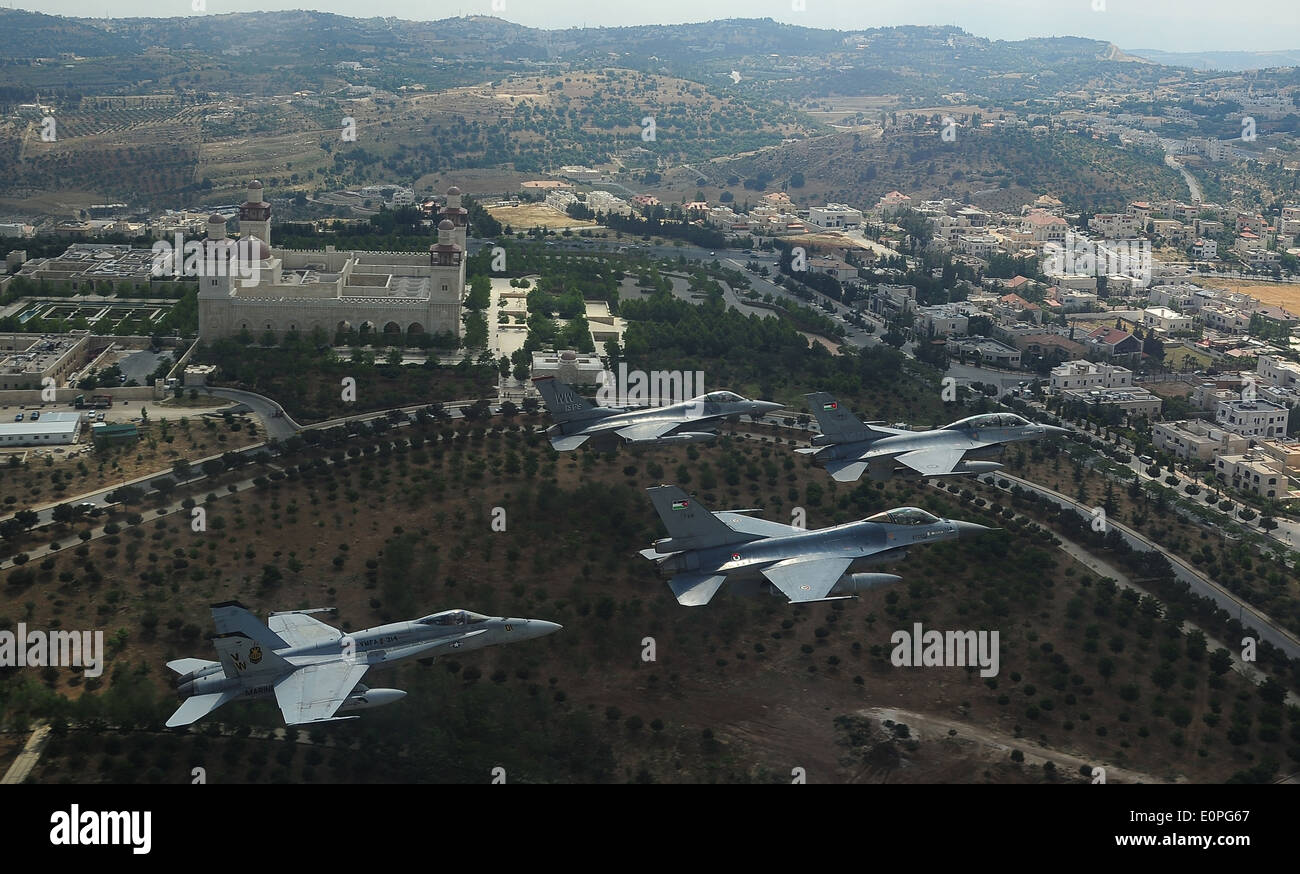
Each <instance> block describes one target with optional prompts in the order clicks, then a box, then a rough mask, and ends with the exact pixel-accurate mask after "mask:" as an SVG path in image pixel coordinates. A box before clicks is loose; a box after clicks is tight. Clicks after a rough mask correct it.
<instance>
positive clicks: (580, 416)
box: [533, 376, 606, 425]
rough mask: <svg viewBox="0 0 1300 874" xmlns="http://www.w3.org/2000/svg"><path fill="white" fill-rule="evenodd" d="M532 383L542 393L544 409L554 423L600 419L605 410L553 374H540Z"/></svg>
mask: <svg viewBox="0 0 1300 874" xmlns="http://www.w3.org/2000/svg"><path fill="white" fill-rule="evenodd" d="M533 385H535V386H537V390H538V391H539V392H541V393H542V400H543V401H544V402H545V403H546V409H547V411H548V412H549V413H550V414H551V418H552V419H554V420H555V422H556V424H560V425H562V424H564V423H565V422H576V421H582V420H584V419H600V418H603V417H604V416H605V415H606V411H604V410H602V409H601V408H600V407H597V406H595V405H593V404H592V403H591V402H590V401H588V400H587V399H586V398H584V397H583V396H582V395H580V394H578V393H577V392H576V391H574V390H573V386H571V385H569V384H568V383H566V382H560V381H559V380H558V379H556V378H555V377H553V376H542V377H538V378H537V379H534V380H533Z"/></svg>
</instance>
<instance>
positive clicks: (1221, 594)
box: [997, 471, 1300, 659]
mask: <svg viewBox="0 0 1300 874" xmlns="http://www.w3.org/2000/svg"><path fill="white" fill-rule="evenodd" d="M997 478H998V479H1006V480H1007V481H1008V482H1009V483H1010V484H1012V485H1019V486H1020V487H1021V488H1023V489H1027V490H1029V491H1032V492H1036V493H1038V494H1039V495H1041V496H1043V497H1045V498H1048V499H1049V500H1051V501H1053V502H1055V503H1057V504H1059V505H1060V506H1062V507H1066V508H1069V509H1072V510H1074V511H1076V512H1077V513H1079V515H1081V516H1083V517H1085V518H1089V519H1090V518H1092V508H1090V507H1085V506H1084V505H1083V504H1080V503H1079V502H1078V501H1076V500H1074V499H1073V498H1071V497H1068V496H1066V495H1063V494H1061V493H1060V492H1057V491H1054V490H1052V489H1049V488H1048V487H1047V486H1041V485H1038V484H1037V483H1031V482H1029V481H1028V480H1024V479H1020V478H1019V477H1017V476H1013V475H1011V474H1008V473H1006V472H1005V471H998V473H997ZM997 487H998V488H1001V486H997ZM1006 491H1010V486H1008V488H1007V489H1006ZM1107 524H1108V525H1110V526H1111V527H1112V528H1114V529H1115V530H1116V531H1118V532H1119V534H1120V536H1121V537H1123V538H1124V539H1125V540H1126V541H1127V542H1128V544H1129V545H1130V546H1132V547H1133V548H1134V549H1138V550H1141V551H1144V552H1152V551H1156V552H1159V553H1161V554H1162V555H1164V556H1165V558H1167V559H1168V560H1169V564H1170V565H1171V566H1172V568H1173V572H1174V576H1175V577H1177V578H1178V579H1179V580H1180V581H1182V582H1185V583H1187V585H1188V586H1189V587H1190V588H1191V590H1192V592H1193V593H1195V594H1197V595H1200V596H1202V597H1205V598H1209V599H1210V600H1212V601H1213V602H1214V603H1215V604H1217V605H1218V606H1220V607H1222V608H1223V609H1224V610H1227V611H1228V612H1229V613H1231V614H1234V615H1235V616H1236V617H1237V619H1238V621H1239V622H1241V624H1242V625H1243V626H1245V627H1246V628H1248V629H1252V630H1254V631H1255V633H1256V634H1257V635H1258V636H1259V638H1260V639H1261V640H1267V641H1268V642H1269V643H1271V644H1273V645H1274V646H1276V647H1277V648H1278V649H1280V650H1282V651H1283V652H1284V653H1286V655H1287V657H1288V658H1293V659H1295V658H1300V639H1297V638H1296V637H1295V636H1294V635H1293V634H1291V632H1289V631H1287V630H1286V629H1285V628H1283V627H1282V626H1281V625H1280V624H1278V623H1277V622H1275V621H1274V620H1273V619H1272V618H1271V617H1269V616H1267V615H1266V614H1264V613H1263V612H1261V611H1259V610H1257V609H1255V608H1254V607H1252V606H1250V605H1249V604H1247V603H1246V602H1244V601H1242V600H1241V599H1240V598H1238V597H1237V596H1236V595H1234V594H1233V593H1231V592H1229V591H1228V590H1227V589H1224V588H1222V587H1221V586H1219V584H1218V583H1216V582H1214V581H1213V580H1211V579H1210V578H1209V577H1207V576H1205V575H1204V574H1202V573H1201V572H1200V571H1198V570H1196V569H1195V568H1194V567H1192V566H1191V565H1190V564H1188V563H1187V562H1185V561H1183V560H1182V559H1181V558H1179V557H1178V556H1177V555H1175V554H1173V553H1172V552H1169V551H1168V550H1166V549H1162V548H1161V547H1160V546H1159V545H1158V544H1156V543H1154V542H1153V541H1151V540H1149V539H1147V537H1145V536H1144V535H1142V534H1139V533H1138V532H1137V531H1134V530H1133V529H1131V528H1129V527H1127V526H1125V525H1121V524H1120V523H1119V522H1115V521H1112V520H1107Z"/></svg>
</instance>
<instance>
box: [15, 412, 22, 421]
mask: <svg viewBox="0 0 1300 874" xmlns="http://www.w3.org/2000/svg"><path fill="white" fill-rule="evenodd" d="M22 420H23V414H22V413H19V414H18V415H16V416H14V421H15V422H21V421H22Z"/></svg>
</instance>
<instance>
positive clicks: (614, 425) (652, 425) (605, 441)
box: [533, 376, 781, 452]
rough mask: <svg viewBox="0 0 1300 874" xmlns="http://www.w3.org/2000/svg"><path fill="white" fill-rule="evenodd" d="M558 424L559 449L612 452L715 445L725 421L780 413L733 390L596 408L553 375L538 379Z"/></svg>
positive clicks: (554, 437)
mask: <svg viewBox="0 0 1300 874" xmlns="http://www.w3.org/2000/svg"><path fill="white" fill-rule="evenodd" d="M533 382H534V383H535V384H536V385H537V390H538V391H540V392H541V393H542V399H543V400H545V401H546V409H547V410H548V411H550V414H551V418H552V419H553V420H554V421H555V424H554V425H552V426H551V427H550V428H548V429H547V431H546V433H547V435H548V436H549V437H550V438H551V445H552V446H553V447H555V448H556V449H558V450H561V451H563V450H566V449H577V448H578V447H579V446H581V445H582V444H583V443H585V442H586V441H587V440H589V439H590V440H591V441H592V446H593V448H596V449H597V450H599V451H602V452H603V451H608V450H609V449H612V448H613V447H614V446H615V445H617V444H618V443H619V442H622V443H623V444H624V445H626V446H666V445H669V444H672V443H694V442H697V441H700V440H712V439H714V438H715V437H717V436H718V434H717V431H716V430H715V429H716V428H717V427H718V425H719V424H720V423H721V422H722V420H723V419H726V418H729V417H740V416H750V415H754V416H762V415H765V414H767V413H770V412H772V411H773V410H779V409H781V404H777V403H773V402H772V401H751V400H748V399H746V398H742V397H741V396H740V395H738V394H736V393H734V392H729V391H712V392H709V393H707V394H703V395H700V396H699V397H696V398H692V399H690V400H688V401H682V402H681V403H676V404H671V405H669V406H666V407H597V406H595V405H593V404H592V403H591V402H590V401H588V400H587V399H586V398H584V397H583V396H582V395H580V394H578V393H577V392H576V391H574V390H573V387H572V386H570V385H568V384H566V383H563V382H560V381H559V380H558V379H556V378H555V377H553V376H544V377H538V378H537V379H534V380H533Z"/></svg>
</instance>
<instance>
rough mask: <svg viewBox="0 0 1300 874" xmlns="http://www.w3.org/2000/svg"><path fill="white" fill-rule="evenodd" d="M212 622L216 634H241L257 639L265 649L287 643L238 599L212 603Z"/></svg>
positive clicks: (282, 645) (275, 647)
mask: <svg viewBox="0 0 1300 874" xmlns="http://www.w3.org/2000/svg"><path fill="white" fill-rule="evenodd" d="M212 624H213V625H215V626H216V627H217V634H218V635H224V634H242V635H244V636H245V637H249V638H252V639H253V640H255V641H257V642H258V643H260V644H261V645H262V646H263V648H265V649H284V648H286V647H287V646H288V645H289V644H288V643H287V642H286V641H285V639H284V638H282V637H281V636H280V635H278V634H276V633H275V632H274V631H272V630H271V629H270V628H267V627H266V623H264V622H263V621H262V620H260V619H258V618H257V617H256V616H255V615H253V614H252V613H251V612H250V611H249V610H248V608H246V607H245V606H244V605H243V604H241V603H239V602H238V601H222V602H221V603H220V604H213V605H212Z"/></svg>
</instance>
